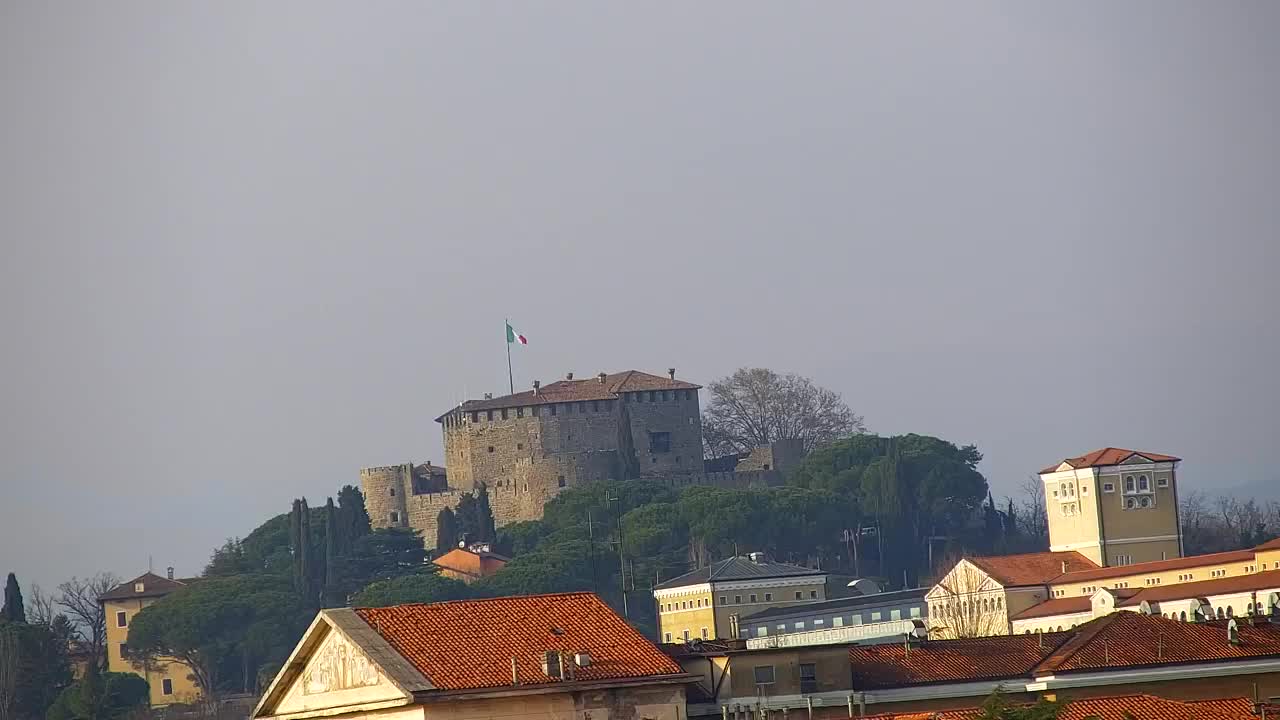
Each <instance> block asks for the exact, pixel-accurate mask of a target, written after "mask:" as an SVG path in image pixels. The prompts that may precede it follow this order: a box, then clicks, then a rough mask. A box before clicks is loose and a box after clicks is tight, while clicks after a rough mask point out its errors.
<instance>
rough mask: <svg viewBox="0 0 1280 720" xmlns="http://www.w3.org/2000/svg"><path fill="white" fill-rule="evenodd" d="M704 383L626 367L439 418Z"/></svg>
mask: <svg viewBox="0 0 1280 720" xmlns="http://www.w3.org/2000/svg"><path fill="white" fill-rule="evenodd" d="M701 388H702V386H701V385H694V384H693V383H688V382H685V381H683V380H675V379H672V378H669V377H660V376H658V375H650V374H649V373H644V372H640V371H639V370H627V371H625V372H620V373H614V374H612V375H605V377H604V382H601V381H600V378H599V376H596V377H591V378H586V379H583V380H558V381H556V382H553V383H551V384H549V385H544V386H542V387H541V388H539V389H538V391H537V394H536V395H535V394H534V391H533V390H525V391H524V392H518V393H515V394H514V395H503V396H502V397H496V398H490V399H487V400H468V401H466V402H464V403H463V404H462V405H460V406H458V407H457V408H454V409H452V410H450V411H449V412H446V413H444V414H442V415H441V416H440V417H438V418H436V422H440V420H441V419H442V418H444V416H445V415H448V414H449V413H452V412H472V411H477V410H496V409H499V408H512V407H522V406H524V407H527V406H530V405H548V404H551V403H563V402H580V401H583V400H616V399H618V398H619V397H621V395H622V393H631V392H644V391H648V390H699V389H701Z"/></svg>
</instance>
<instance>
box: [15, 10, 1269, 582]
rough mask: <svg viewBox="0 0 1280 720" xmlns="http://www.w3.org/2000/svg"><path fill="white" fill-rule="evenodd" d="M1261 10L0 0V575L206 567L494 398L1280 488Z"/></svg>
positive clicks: (1033, 464) (1034, 463) (1008, 479)
mask: <svg viewBox="0 0 1280 720" xmlns="http://www.w3.org/2000/svg"><path fill="white" fill-rule="evenodd" d="M1278 29H1280V4H1278V3H1267V2H1213V3H1204V2H1194V3H1192V2H1127V3H1109V2H1108V3H1102V2H1097V3H1090V2H1062V3H1053V4H1051V3H1044V2H1035V3H1031V2H1010V3H991V2H967V3H952V2H937V3H901V2H886V3H877V4H873V3H770V4H764V3H750V2H748V3H743V2H732V3H727V2H726V3H716V2H702V3H651V2H650V3H633V4H627V5H624V4H622V3H563V2H562V3H482V2H466V3H463V2H457V3H447V4H446V3H416V2H415V3H391V2H379V3H331V4H326V3H315V2H306V3H285V2H282V3H256V2H255V3H234V2H225V3H224V2H219V3H213V2H206V3H163V2H155V3H49V2H40V1H32V2H14V1H13V0H9V1H8V2H5V3H3V4H0V240H2V242H3V246H2V248H0V253H2V254H0V301H2V304H0V323H2V326H3V332H4V335H3V337H4V352H3V355H2V356H0V399H2V400H0V401H2V403H3V404H2V406H0V423H2V424H0V473H2V475H0V482H2V483H3V492H2V493H0V572H3V571H5V570H9V569H13V570H15V571H17V572H18V573H19V575H20V576H21V577H22V579H23V580H25V581H27V582H32V581H34V582H38V583H41V584H44V585H46V586H47V585H51V584H53V583H55V582H57V581H58V580H61V579H63V578H65V577H66V576H69V575H71V574H73V573H75V574H85V573H89V572H92V571H95V570H98V569H109V570H113V571H115V572H117V573H120V574H122V575H132V574H135V573H138V572H141V571H143V570H145V569H146V564H147V557H148V556H149V555H151V556H154V558H155V566H156V568H157V569H159V568H163V567H165V566H166V565H175V566H177V568H178V572H179V573H182V574H189V573H196V572H198V571H199V570H200V569H201V568H202V566H203V563H204V561H205V560H206V559H207V557H208V555H209V552H210V551H211V549H212V548H213V547H214V546H216V545H218V544H219V543H220V542H221V541H222V540H223V539H224V538H226V537H227V536H231V535H243V534H245V533H247V532H248V531H249V530H250V529H252V528H253V527H255V526H256V525H258V524H259V523H260V522H262V521H263V520H264V519H266V518H267V517H269V516H270V515H272V514H275V513H278V512H283V511H285V510H287V509H288V506H289V501H290V499H291V498H293V497H296V496H299V495H303V494H305V495H307V496H308V498H310V499H311V500H312V501H313V502H322V501H323V499H324V497H325V496H326V495H329V494H332V493H334V492H335V491H336V490H337V488H338V487H339V486H340V485H342V484H344V483H349V482H355V481H356V480H357V471H358V469H359V468H360V467H361V466H363V465H376V464H391V463H396V462H404V461H408V460H411V459H412V460H416V461H419V462H420V461H423V460H426V459H432V460H435V461H436V462H440V461H441V460H442V454H441V449H440V433H439V431H438V427H437V426H436V425H435V424H434V423H433V422H432V420H431V418H433V417H434V416H435V415H437V414H438V413H440V412H441V411H443V410H445V409H447V408H448V407H450V406H451V405H452V404H454V403H455V402H457V401H458V400H459V399H461V398H462V397H463V396H464V394H469V395H471V396H477V395H479V394H480V393H482V392H484V391H502V390H503V389H504V387H505V385H506V376H505V374H506V367H505V364H506V360H505V357H504V355H503V337H502V320H503V318H504V316H510V317H511V319H512V321H513V323H514V324H515V325H516V327H517V328H518V329H519V330H520V331H521V332H523V333H525V334H526V335H528V336H529V338H530V345H529V346H528V347H524V348H516V350H515V362H516V373H517V382H518V383H520V384H521V385H527V383H528V382H529V381H531V380H532V379H534V378H541V379H543V380H544V381H550V380H552V379H554V378H556V377H558V376H560V375H561V374H563V373H564V372H565V371H568V370H573V371H576V372H578V373H580V374H590V373H595V372H598V371H600V370H619V369H625V368H632V367H634V368H640V369H646V370H650V371H657V372H661V371H663V370H664V369H665V368H667V367H668V366H671V365H674V366H676V367H677V368H678V369H679V373H680V375H681V376H682V377H684V378H687V379H689V380H694V381H700V382H705V381H708V380H711V379H713V378H715V377H718V376H721V375H724V374H727V373H729V372H731V371H732V370H733V369H734V368H736V367H739V366H744V365H752V366H768V367H773V368H777V369H780V370H791V371H796V372H799V373H803V374H806V375H809V376H812V377H813V378H814V379H816V380H817V381H818V382H820V383H821V384H824V385H827V386H830V387H832V388H835V389H837V390H839V391H840V392H841V393H843V394H844V396H845V398H846V399H847V400H848V401H849V402H850V404H851V405H853V406H854V408H855V409H856V410H858V411H859V412H861V413H863V414H864V415H865V416H866V419H867V422H868V424H869V426H870V427H871V428H872V429H873V430H875V431H878V432H882V433H897V432H908V431H915V432H922V433H931V434H936V435H940V436H942V437H945V438H947V439H950V440H953V441H955V442H957V443H975V444H977V445H978V447H979V448H980V449H981V450H982V451H983V453H985V455H986V460H985V461H984V463H983V466H982V469H983V471H984V472H985V473H986V475H987V477H988V478H989V479H990V480H991V482H992V484H993V486H994V489H995V492H996V494H997V495H998V496H999V495H1002V494H1005V493H1009V492H1012V491H1013V488H1014V487H1015V486H1016V485H1017V483H1018V482H1020V481H1021V480H1022V479H1023V478H1025V477H1026V476H1027V475H1028V474H1029V473H1031V472H1034V471H1035V470H1036V469H1038V468H1040V467H1041V466H1043V465H1046V464H1048V463H1050V462H1052V461H1053V460H1055V459H1060V458H1062V457H1064V456H1067V455H1073V454H1078V453H1081V452H1085V451H1087V450H1090V449H1093V448H1095V447H1098V446H1103V445H1119V446H1130V447H1137V448H1143V449H1150V450H1156V451H1163V452H1170V453H1176V454H1178V455H1180V456H1182V457H1184V458H1186V462H1185V463H1184V466H1183V472H1184V478H1185V482H1186V483H1187V484H1191V485H1199V486H1202V487H1210V488H1221V487H1226V486H1230V485H1235V484H1240V483H1245V482H1258V481H1266V482H1272V483H1280V474H1278V473H1277V472H1276V470H1275V463H1274V459H1273V453H1274V449H1275V441H1276V438H1277V432H1276V429H1277V423H1276V410H1275V408H1276V406H1277V404H1278V401H1280V387H1278V382H1277V377H1276V369H1277V367H1278V366H1280V333H1278V332H1277V331H1278V330H1280V319H1278V317H1277V316H1278V315H1280V313H1277V306H1278V305H1280V303H1278V302H1277V300H1278V294H1280V293H1277V290H1276V288H1275V286H1274V284H1273V282H1274V280H1273V279H1274V276H1275V273H1276V270H1277V265H1278V261H1280V249H1278V247H1277V231H1278V229H1280V202H1278V201H1280V197H1278V193H1280V191H1278V188H1280V141H1278V139H1277V132H1280V131H1278V130H1277V128H1280V82H1277V80H1276V78H1277V77H1278V76H1280V43H1277V42H1276V40H1275V38H1276V32H1277V30H1278Z"/></svg>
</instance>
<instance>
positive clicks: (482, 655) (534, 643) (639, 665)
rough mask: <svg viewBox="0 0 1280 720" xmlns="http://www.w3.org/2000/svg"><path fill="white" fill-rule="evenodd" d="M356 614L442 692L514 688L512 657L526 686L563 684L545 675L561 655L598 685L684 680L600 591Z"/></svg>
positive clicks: (576, 677)
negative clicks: (579, 661)
mask: <svg viewBox="0 0 1280 720" xmlns="http://www.w3.org/2000/svg"><path fill="white" fill-rule="evenodd" d="M355 613H356V614H357V615H358V616H359V617H360V618H361V619H362V620H364V622H365V623H367V624H368V625H369V626H370V627H371V628H373V629H374V631H375V632H377V633H378V635H379V636H381V637H382V638H383V639H385V640H386V642H387V643H388V644H389V645H390V646H391V647H392V648H394V649H395V651H396V652H397V653H399V654H400V655H401V656H403V657H404V659H405V660H407V661H408V662H409V663H410V664H411V665H413V667H415V668H416V669H417V670H418V672H420V673H421V674H422V675H423V677H425V678H426V679H427V680H428V681H429V682H430V683H431V685H432V686H433V687H434V688H436V689H440V690H476V689H483V688H498V687H505V688H509V687H512V682H511V680H512V670H511V666H512V662H513V661H512V658H514V659H515V660H514V662H515V664H516V672H517V674H518V677H519V681H520V686H529V685H548V684H552V683H555V682H559V681H557V680H555V679H553V678H551V677H548V676H547V675H546V674H545V673H544V672H543V670H542V663H543V661H544V658H545V653H546V652H547V651H548V650H557V651H559V652H560V653H561V654H562V655H564V656H566V659H567V660H568V661H569V663H570V664H572V658H573V655H574V654H575V653H588V654H589V655H590V656H591V662H590V664H588V665H587V666H586V667H576V668H574V669H573V673H574V678H573V679H574V680H577V681H579V682H595V681H608V680H626V679H642V678H659V677H670V676H677V675H681V674H682V673H683V670H681V668H680V666H679V665H678V664H677V663H676V662H675V661H674V660H672V659H671V658H670V657H668V656H667V655H666V654H664V653H663V652H662V651H661V650H659V649H658V648H657V647H655V646H654V644H653V643H651V642H649V641H648V640H647V639H645V638H644V637H643V636H642V635H640V633H639V632H637V631H636V630H635V629H634V628H632V627H631V626H630V625H628V624H627V623H626V621H624V620H623V619H622V618H620V617H618V615H617V613H615V612H614V611H613V610H612V609H610V608H609V606H608V605H606V604H605V603H604V601H602V600H601V599H600V598H599V597H597V596H595V595H594V594H592V593H585V592H581V593H562V594H555V595H528V596H523V597H501V598H492V599H488V600H462V601H458V602H443V603H433V604H430V605H397V606H394V607H386V608H357V609H356V610H355Z"/></svg>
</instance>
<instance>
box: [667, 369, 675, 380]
mask: <svg viewBox="0 0 1280 720" xmlns="http://www.w3.org/2000/svg"><path fill="white" fill-rule="evenodd" d="M667 377H669V378H671V379H672V380H675V379H676V369H675V368H667Z"/></svg>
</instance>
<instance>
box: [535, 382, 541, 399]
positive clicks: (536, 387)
mask: <svg viewBox="0 0 1280 720" xmlns="http://www.w3.org/2000/svg"><path fill="white" fill-rule="evenodd" d="M540 387H542V381H541V380H534V381H533V395H534V397H537V396H538V388H540Z"/></svg>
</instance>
